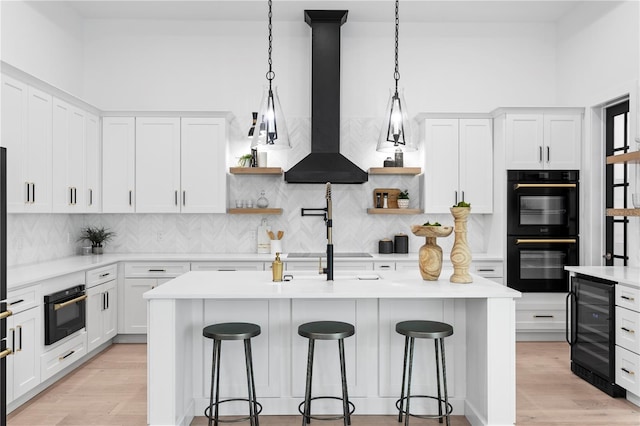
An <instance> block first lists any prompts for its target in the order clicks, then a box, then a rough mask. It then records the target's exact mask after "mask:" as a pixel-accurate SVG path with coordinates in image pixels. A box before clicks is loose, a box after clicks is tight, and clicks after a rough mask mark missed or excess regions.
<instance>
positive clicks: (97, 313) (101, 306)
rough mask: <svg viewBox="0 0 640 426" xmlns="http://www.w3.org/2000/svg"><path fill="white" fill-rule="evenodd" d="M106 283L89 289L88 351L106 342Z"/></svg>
mask: <svg viewBox="0 0 640 426" xmlns="http://www.w3.org/2000/svg"><path fill="white" fill-rule="evenodd" d="M105 305H106V302H105V295H104V284H101V285H98V286H95V287H92V288H90V289H88V290H87V323H86V329H87V351H88V352H91V351H92V350H94V349H95V348H97V347H98V346H100V345H101V344H102V343H104V341H105V340H104V332H103V329H104V326H103V318H104V316H103V312H104V310H105Z"/></svg>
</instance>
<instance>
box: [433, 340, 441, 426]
mask: <svg viewBox="0 0 640 426" xmlns="http://www.w3.org/2000/svg"><path fill="white" fill-rule="evenodd" d="M438 340H440V339H435V340H434V341H433V343H434V345H435V348H436V383H437V384H438V415H439V416H442V393H441V391H440V354H439V353H438ZM438 423H442V417H440V418H438Z"/></svg>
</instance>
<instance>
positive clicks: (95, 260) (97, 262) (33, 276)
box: [7, 253, 503, 290]
mask: <svg viewBox="0 0 640 426" xmlns="http://www.w3.org/2000/svg"><path fill="white" fill-rule="evenodd" d="M472 258H473V259H476V260H484V261H502V260H503V259H502V256H497V255H490V254H486V253H477V254H473V255H472ZM282 260H283V261H287V262H309V261H317V258H314V257H307V258H295V259H287V256H286V254H283V256H282ZM444 260H445V263H446V262H447V260H448V259H444ZM214 261H238V262H271V261H273V255H271V254H257V253H109V254H103V255H91V256H71V257H65V258H61V259H56V260H50V261H46V262H39V263H33V264H28V265H19V266H14V267H9V268H7V288H8V289H9V290H12V289H17V288H20V287H24V286H27V285H30V284H34V283H37V282H39V281H44V280H48V279H51V278H55V277H59V276H62V275H66V274H72V273H75V272H84V271H87V270H90V269H93V268H99V267H101V266H106V265H111V264H113V263H117V262H214ZM347 261H349V262H353V261H365V262H367V261H368V262H396V261H415V262H416V267H417V262H418V253H409V254H397V253H394V254H378V253H371V257H340V258H336V259H335V262H336V263H338V262H347ZM416 270H417V268H416Z"/></svg>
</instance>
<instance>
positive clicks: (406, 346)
mask: <svg viewBox="0 0 640 426" xmlns="http://www.w3.org/2000/svg"><path fill="white" fill-rule="evenodd" d="M408 352H409V336H406V337H405V338H404V362H403V363H402V391H401V392H400V409H399V411H398V423H402V409H403V408H404V385H405V384H406V382H405V380H406V378H407V355H408Z"/></svg>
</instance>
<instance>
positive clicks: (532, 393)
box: [7, 342, 640, 426]
mask: <svg viewBox="0 0 640 426" xmlns="http://www.w3.org/2000/svg"><path fill="white" fill-rule="evenodd" d="M146 358H147V348H146V345H139V344H118V345H112V346H111V347H110V348H109V349H107V350H105V351H104V352H102V353H101V354H100V355H98V356H96V357H95V358H93V359H92V360H90V361H89V362H87V363H86V364H84V365H83V366H82V367H81V368H79V369H77V370H76V371H74V372H73V373H71V374H69V375H68V376H66V377H65V378H64V379H62V380H60V381H59V382H57V383H56V384H54V385H53V386H51V387H50V388H49V389H47V390H45V391H44V392H42V393H41V394H40V395H38V396H36V397H35V398H33V399H32V400H31V401H29V402H28V403H26V404H25V405H23V406H22V407H20V408H18V409H17V410H16V411H14V412H13V413H11V414H10V415H9V417H8V419H7V425H8V426H27V425H28V426H60V425H104V426H144V425H146V424H147V391H146V389H147V388H146V386H147V368H146V365H147V362H146ZM516 374H517V379H516V383H517V388H516V401H517V402H516V403H517V407H516V425H518V426H526V425H530V426H543V425H544V426H551V425H553V426H578V425H580V426H582V425H584V426H610V425H616V426H617V425H620V426H639V425H640V408H639V407H637V406H635V405H633V404H631V403H630V402H628V401H627V400H625V399H623V398H611V397H609V396H608V395H606V394H605V393H603V392H601V391H600V390H598V389H596V388H595V387H593V386H591V385H590V384H588V383H587V382H585V381H584V380H582V379H580V378H578V377H576V376H575V375H573V374H572V373H571V370H570V361H569V347H568V345H567V344H566V343H564V342H518V343H517V344H516ZM206 420H207V419H206V418H204V417H196V418H195V419H194V421H193V423H192V425H194V426H198V425H206V424H207V421H206ZM316 423H318V424H319V422H316ZM239 424H246V423H239ZM260 424H261V425H263V426H294V425H299V424H300V417H299V416H260ZM334 424H335V425H340V424H342V423H341V422H340V421H336V422H322V425H323V426H332V425H334ZM438 424H439V423H438V422H437V420H424V419H411V425H412V426H427V425H438ZM451 424H452V425H454V426H463V425H465V426H466V425H468V424H469V423H468V421H467V420H466V419H465V418H464V417H463V416H453V417H452V422H451ZM352 425H353V426H392V425H393V426H397V425H398V421H397V418H396V417H395V416H353V418H352Z"/></svg>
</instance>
